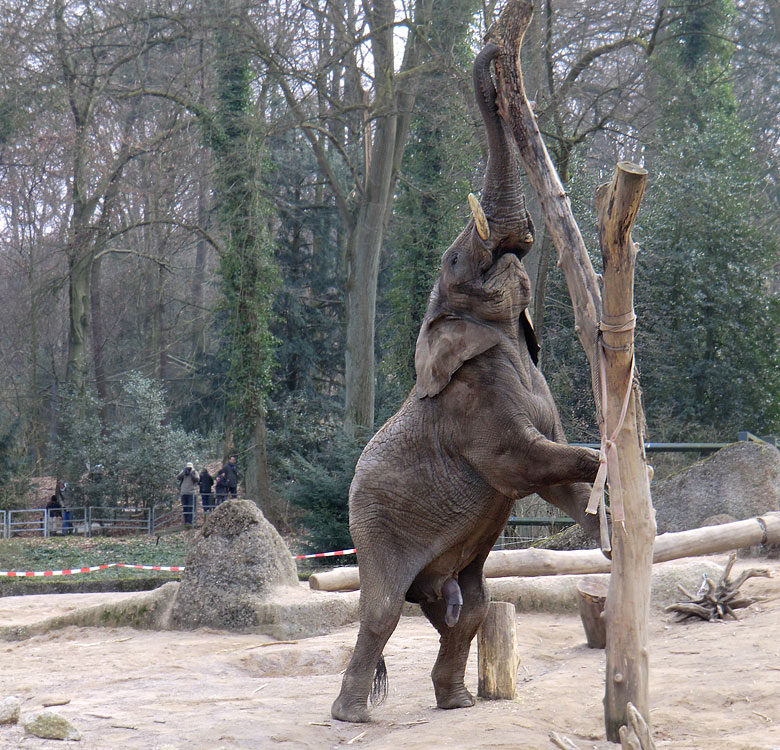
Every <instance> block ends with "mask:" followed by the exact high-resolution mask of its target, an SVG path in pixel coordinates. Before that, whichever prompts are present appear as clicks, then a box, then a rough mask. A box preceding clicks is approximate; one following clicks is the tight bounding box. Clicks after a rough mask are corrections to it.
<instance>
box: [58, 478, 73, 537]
mask: <svg viewBox="0 0 780 750" xmlns="http://www.w3.org/2000/svg"><path fill="white" fill-rule="evenodd" d="M54 494H55V495H56V496H57V500H58V501H59V503H60V508H62V533H63V534H72V533H73V523H72V521H71V520H70V519H71V511H70V509H71V508H72V507H73V490H72V489H71V488H70V485H69V484H68V483H67V482H66V481H65V480H64V479H60V480H59V481H58V482H57V489H56V490H55V491H54Z"/></svg>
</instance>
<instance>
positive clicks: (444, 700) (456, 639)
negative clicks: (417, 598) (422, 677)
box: [420, 560, 488, 708]
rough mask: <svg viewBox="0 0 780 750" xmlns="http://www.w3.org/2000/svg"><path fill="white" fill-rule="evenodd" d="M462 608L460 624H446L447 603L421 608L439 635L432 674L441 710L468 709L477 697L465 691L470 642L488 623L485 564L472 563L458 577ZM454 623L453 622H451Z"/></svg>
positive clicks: (427, 603) (444, 601) (433, 603)
mask: <svg viewBox="0 0 780 750" xmlns="http://www.w3.org/2000/svg"><path fill="white" fill-rule="evenodd" d="M458 584H459V585H460V590H461V593H462V596H463V605H462V608H461V611H460V615H459V617H458V620H457V622H456V623H455V624H454V625H453V626H452V627H450V626H449V625H448V624H447V607H448V605H447V602H446V600H444V599H440V600H438V601H435V602H424V603H422V604H421V605H420V606H421V607H422V611H423V613H424V614H425V616H426V617H427V618H428V619H429V620H430V621H431V624H432V625H433V626H434V627H435V628H436V630H438V631H439V635H440V636H441V638H440V640H439V644H440V645H439V655H438V657H437V658H436V664H435V665H434V667H433V671H432V672H431V679H432V680H433V689H434V691H435V693H436V705H437V706H438V707H439V708H466V707H468V706H473V705H474V697H473V696H472V695H471V693H470V692H469V691H468V689H467V688H466V683H465V675H466V662H467V660H468V657H469V648H470V647H471V641H472V640H473V639H474V636H475V635H476V633H477V630H478V629H479V626H480V625H481V624H482V621H483V620H484V619H485V615H486V614H487V608H488V594H487V589H486V587H485V581H484V578H483V577H482V560H480V561H479V563H478V564H476V563H472V564H471V565H470V566H469V567H467V568H465V569H464V570H462V571H461V572H460V574H459V575H458ZM450 619H451V618H450Z"/></svg>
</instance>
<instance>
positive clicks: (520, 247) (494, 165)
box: [473, 43, 533, 257]
mask: <svg viewBox="0 0 780 750" xmlns="http://www.w3.org/2000/svg"><path fill="white" fill-rule="evenodd" d="M500 51H501V50H500V48H499V46H498V45H497V44H493V43H490V44H488V45H487V46H486V47H485V48H484V49H483V50H482V51H481V52H480V53H479V54H478V55H477V58H476V60H474V72H473V75H474V95H475V97H476V100H477V105H478V106H479V110H480V112H481V113H482V119H483V120H484V122H485V129H486V130H487V139H488V148H489V154H488V164H487V170H486V171H485V185H484V189H483V191H482V200H481V205H482V209H483V211H484V213H485V216H486V218H487V221H488V224H489V226H490V240H489V241H490V244H491V246H492V248H493V250H496V249H497V248H499V249H500V251H501V252H513V253H515V254H517V255H519V256H521V257H522V256H523V255H525V254H526V253H527V252H528V250H529V249H530V247H531V244H532V242H533V223H532V222H531V218H530V216H529V215H528V212H527V211H526V208H525V197H524V195H523V190H522V185H521V182H520V169H519V167H518V164H517V158H516V157H515V154H514V151H513V150H512V147H511V134H510V133H509V132H508V129H507V126H506V124H505V123H504V121H503V120H502V119H501V116H500V115H499V114H498V107H497V105H496V88H495V86H494V85H493V79H492V77H491V75H490V63H491V61H492V60H494V59H495V58H496V57H497V55H498V53H499V52H500Z"/></svg>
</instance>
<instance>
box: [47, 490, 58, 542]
mask: <svg viewBox="0 0 780 750" xmlns="http://www.w3.org/2000/svg"><path fill="white" fill-rule="evenodd" d="M58 518H62V503H61V502H60V499H59V497H57V493H56V492H55V494H53V495H52V496H51V498H49V502H48V503H47V505H46V536H51V535H52V534H54V533H55V531H54V529H55V528H56V525H57V521H56V519H58Z"/></svg>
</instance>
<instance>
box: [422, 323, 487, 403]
mask: <svg viewBox="0 0 780 750" xmlns="http://www.w3.org/2000/svg"><path fill="white" fill-rule="evenodd" d="M500 338H501V336H500V334H499V333H498V331H495V330H493V329H492V328H490V327H489V326H484V325H480V324H479V323H473V322H472V321H469V320H464V319H463V318H456V317H454V316H452V315H438V316H436V317H435V318H432V319H431V320H425V321H424V322H423V325H422V328H421V329H420V335H419V336H418V337H417V350H416V351H415V354H414V367H415V369H416V370H417V386H416V388H415V393H416V394H417V398H425V397H426V396H435V395H436V394H437V393H439V392H440V391H441V390H442V389H443V388H444V386H446V385H447V383H449V382H450V378H452V376H453V374H454V373H455V371H456V370H457V369H458V368H459V367H460V366H461V365H462V364H463V363H464V362H466V361H467V360H469V359H473V358H474V357H476V356H477V355H478V354H482V352H486V351H487V350H488V349H490V348H491V347H493V346H495V345H496V344H497V343H498V342H499V340H500Z"/></svg>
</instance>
